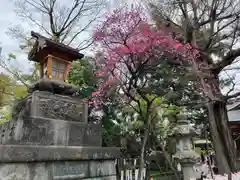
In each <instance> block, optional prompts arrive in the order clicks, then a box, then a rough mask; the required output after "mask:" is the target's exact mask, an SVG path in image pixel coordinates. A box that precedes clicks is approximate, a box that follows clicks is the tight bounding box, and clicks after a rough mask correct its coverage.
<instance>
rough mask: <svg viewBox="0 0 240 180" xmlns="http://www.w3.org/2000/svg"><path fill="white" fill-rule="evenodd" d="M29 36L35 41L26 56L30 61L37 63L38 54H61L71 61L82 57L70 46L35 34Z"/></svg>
mask: <svg viewBox="0 0 240 180" xmlns="http://www.w3.org/2000/svg"><path fill="white" fill-rule="evenodd" d="M31 36H32V37H33V38H35V39H36V41H35V44H34V45H33V48H32V50H31V51H30V52H29V54H28V59H29V60H30V61H35V62H39V61H40V59H39V58H38V54H39V53H42V52H44V53H46V54H51V53H52V52H58V53H63V54H64V55H65V56H68V57H69V58H71V59H72V60H77V59H82V58H83V57H84V55H83V54H82V53H79V50H78V49H74V48H72V47H70V46H67V45H64V44H62V43H59V42H56V41H53V40H52V39H49V38H47V37H44V36H42V35H40V34H38V33H36V32H33V31H31Z"/></svg>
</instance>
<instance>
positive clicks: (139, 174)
mask: <svg viewBox="0 0 240 180" xmlns="http://www.w3.org/2000/svg"><path fill="white" fill-rule="evenodd" d="M148 124H149V123H148ZM148 134H149V125H148V127H147V128H146V129H145V131H144V137H143V142H142V147H141V154H140V167H139V173H138V180H143V177H142V171H143V168H144V163H145V147H146V144H147V139H148Z"/></svg>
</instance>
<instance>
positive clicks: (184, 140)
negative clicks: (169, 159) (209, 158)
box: [170, 115, 200, 180]
mask: <svg viewBox="0 0 240 180" xmlns="http://www.w3.org/2000/svg"><path fill="white" fill-rule="evenodd" d="M196 135H197V132H196V131H195V129H194V128H193V127H192V126H191V124H190V122H189V121H188V120H186V118H184V116H182V115H181V116H180V120H179V121H178V123H177V126H176V127H175V128H174V129H173V130H172V132H171V134H170V136H171V137H174V138H176V153H175V154H174V155H173V157H174V159H176V160H177V161H178V162H179V163H180V164H181V167H182V171H183V176H184V180H189V179H190V178H199V174H200V172H196V168H195V165H196V163H197V162H198V161H200V155H199V154H197V153H196V152H195V151H194V145H193V137H194V136H196Z"/></svg>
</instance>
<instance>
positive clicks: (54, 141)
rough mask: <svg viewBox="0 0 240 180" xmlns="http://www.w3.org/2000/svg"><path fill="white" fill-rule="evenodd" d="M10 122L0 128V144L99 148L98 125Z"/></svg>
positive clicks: (33, 120)
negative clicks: (0, 129)
mask: <svg viewBox="0 0 240 180" xmlns="http://www.w3.org/2000/svg"><path fill="white" fill-rule="evenodd" d="M12 122H14V121H10V122H9V124H6V125H5V126H3V127H2V131H1V132H0V134H1V135H2V136H3V137H1V142H0V143H1V144H25V145H45V146H47V145H61V146H82V145H86V146H101V143H102V135H101V125H100V124H86V123H82V122H72V121H61V120H49V119H45V118H30V117H29V118H27V117H25V118H24V119H19V120H18V121H17V122H15V124H13V123H12ZM12 128H14V129H12Z"/></svg>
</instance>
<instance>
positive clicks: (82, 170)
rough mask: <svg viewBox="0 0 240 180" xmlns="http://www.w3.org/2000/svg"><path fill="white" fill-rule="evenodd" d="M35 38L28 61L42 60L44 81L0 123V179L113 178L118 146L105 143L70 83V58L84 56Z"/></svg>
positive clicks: (42, 77)
mask: <svg viewBox="0 0 240 180" xmlns="http://www.w3.org/2000/svg"><path fill="white" fill-rule="evenodd" d="M32 36H33V37H35V38H36V39H37V40H36V43H35V45H34V48H33V50H32V51H31V52H30V54H29V59H30V60H34V61H36V62H39V63H40V64H41V79H40V80H39V81H37V82H36V83H35V84H33V85H32V86H31V87H30V88H29V95H28V96H27V97H26V98H25V99H23V100H21V101H19V102H18V103H17V104H16V105H15V106H14V112H13V117H12V120H10V121H9V122H8V123H6V124H3V125H1V127H0V152H1V155H0V162H1V164H0V179H1V180H79V179H88V180H93V179H94V180H115V179H116V169H115V160H116V158H118V157H119V153H120V152H119V148H114V147H113V148H103V147H101V146H102V134H101V124H94V123H90V122H88V104H87V102H86V100H84V99H80V98H79V97H77V96H75V94H76V92H77V90H78V89H77V87H74V86H72V85H70V84H68V83H66V81H67V74H68V70H69V64H70V62H71V60H73V59H74V58H76V59H80V58H82V57H83V55H82V54H80V53H78V52H77V51H76V50H74V49H71V48H70V47H68V46H64V45H63V44H59V43H56V42H53V41H52V40H50V39H47V38H45V37H43V36H41V35H39V34H37V33H34V32H32ZM64 81H65V82H64Z"/></svg>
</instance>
